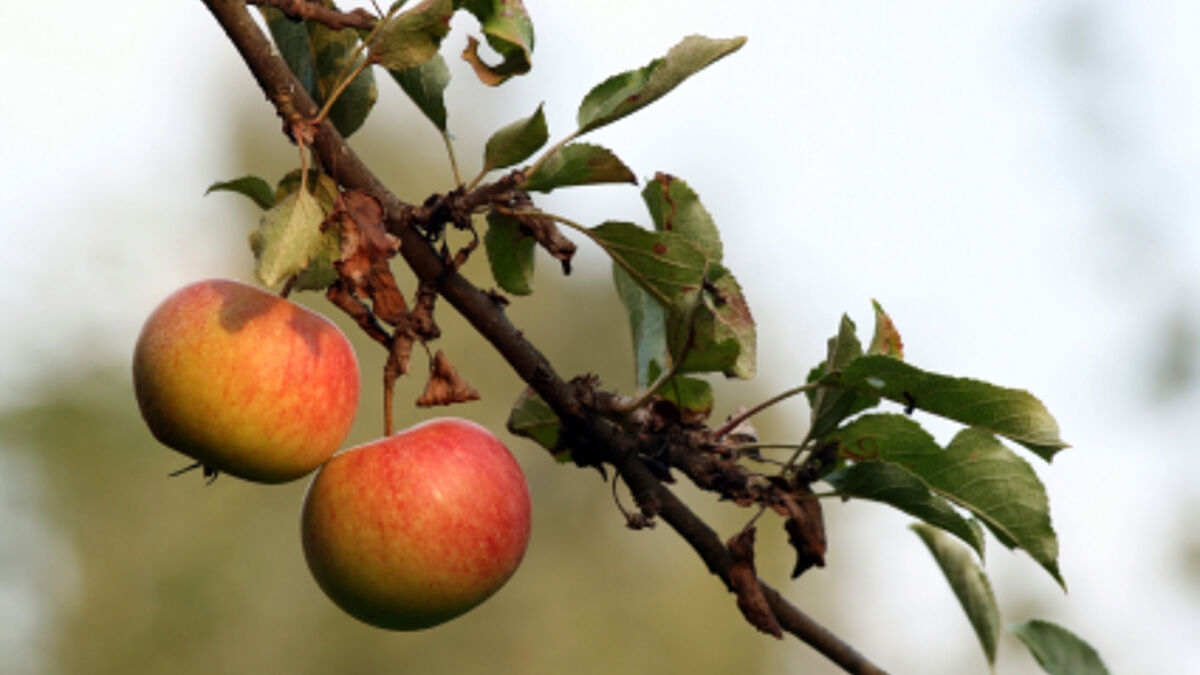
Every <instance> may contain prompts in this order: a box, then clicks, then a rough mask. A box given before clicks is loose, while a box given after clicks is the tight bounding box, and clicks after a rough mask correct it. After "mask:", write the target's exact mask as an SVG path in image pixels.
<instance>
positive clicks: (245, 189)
mask: <svg viewBox="0 0 1200 675" xmlns="http://www.w3.org/2000/svg"><path fill="white" fill-rule="evenodd" d="M210 192H236V193H238V194H240V195H245V196H246V197H249V198H250V199H251V200H253V201H254V203H255V204H258V207H259V208H260V209H263V210H266V209H269V208H271V207H272V206H274V205H275V191H274V190H273V189H271V184H270V183H268V182H267V181H265V180H263V179H262V178H259V177H258V176H242V177H241V178H234V179H233V180H227V181H224V182H220V183H213V184H212V185H210V186H208V189H207V190H205V191H204V194H206V195H207V194H208V193H210Z"/></svg>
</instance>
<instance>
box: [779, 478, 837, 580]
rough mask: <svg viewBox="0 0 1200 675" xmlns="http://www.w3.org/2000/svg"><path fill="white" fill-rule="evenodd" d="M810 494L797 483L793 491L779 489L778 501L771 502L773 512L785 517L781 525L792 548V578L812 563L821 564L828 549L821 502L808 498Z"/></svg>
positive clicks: (807, 568) (822, 565) (823, 564)
mask: <svg viewBox="0 0 1200 675" xmlns="http://www.w3.org/2000/svg"><path fill="white" fill-rule="evenodd" d="M812 494H813V492H812V490H811V489H810V488H809V487H808V486H807V485H801V486H797V487H796V488H794V492H793V493H783V495H782V498H781V499H780V501H779V502H778V503H776V504H774V505H773V507H774V509H775V511H776V512H778V513H779V514H781V515H783V516H785V517H786V518H787V520H785V521H784V523H783V529H784V530H785V531H786V532H787V535H788V543H789V544H791V546H792V549H793V550H794V551H795V552H796V564H795V565H794V566H793V567H792V574H791V578H793V579H795V578H797V577H799V576H800V575H801V574H804V573H805V572H806V571H808V570H809V569H811V568H812V567H813V566H814V565H816V566H817V567H824V566H825V553H826V551H827V550H828V543H827V542H826V539H825V516H824V513H823V510H822V509H821V502H820V501H818V500H817V499H814V498H812Z"/></svg>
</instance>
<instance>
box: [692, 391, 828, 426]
mask: <svg viewBox="0 0 1200 675" xmlns="http://www.w3.org/2000/svg"><path fill="white" fill-rule="evenodd" d="M816 387H817V383H815V382H810V383H809V384H803V385H800V386H799V387H795V388H793V389H788V390H787V391H785V392H783V393H782V394H779V395H778V396H773V397H771V398H769V399H767V400H766V401H763V402H762V403H759V404H758V405H756V406H754V407H753V408H751V409H749V410H747V411H745V412H743V413H741V414H740V415H734V416H733V417H732V418H730V420H729V421H728V422H726V423H725V424H722V425H721V426H720V427H718V428H717V429H716V430H715V431H713V438H715V439H717V440H720V439H722V438H724V437H725V434H727V433H729V432H730V431H733V430H734V429H736V428H737V426H738V425H739V424H741V423H742V422H745V421H746V420H748V419H750V418H751V417H753V416H754V415H757V414H758V413H760V412H762V411H764V410H766V409H767V408H770V407H771V406H773V405H775V404H776V403H779V402H780V401H783V400H786V399H789V398H791V397H793V396H795V395H796V394H803V393H804V392H806V391H811V390H813V389H815V388H816Z"/></svg>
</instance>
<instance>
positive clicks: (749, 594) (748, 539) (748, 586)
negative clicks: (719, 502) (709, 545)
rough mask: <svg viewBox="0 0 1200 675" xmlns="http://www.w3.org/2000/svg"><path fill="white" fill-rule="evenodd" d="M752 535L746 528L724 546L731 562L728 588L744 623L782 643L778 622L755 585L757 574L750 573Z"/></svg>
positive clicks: (751, 530)
mask: <svg viewBox="0 0 1200 675" xmlns="http://www.w3.org/2000/svg"><path fill="white" fill-rule="evenodd" d="M754 532H755V529H754V526H750V527H747V528H746V529H744V530H742V531H741V532H739V533H737V534H736V535H734V536H733V538H731V539H730V540H729V541H728V542H726V544H725V545H726V546H727V547H728V548H729V555H730V557H731V558H732V559H733V560H732V563H731V565H730V568H729V585H730V587H731V588H732V590H733V592H734V593H736V594H737V606H738V609H740V610H741V611H742V616H745V617H746V621H749V622H750V624H751V625H752V626H754V627H755V628H757V629H759V630H760V631H762V632H764V633H767V634H770V635H774V636H775V637H777V638H779V639H783V630H782V629H780V627H779V620H778V619H776V618H775V613H774V612H772V611H771V606H770V605H769V604H768V603H767V598H766V596H765V595H764V594H763V589H762V584H761V583H759V581H758V572H757V571H755V569H754Z"/></svg>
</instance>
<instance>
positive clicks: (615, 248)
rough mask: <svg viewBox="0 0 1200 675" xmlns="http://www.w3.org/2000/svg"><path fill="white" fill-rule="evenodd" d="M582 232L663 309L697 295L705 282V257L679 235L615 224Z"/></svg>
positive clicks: (697, 248)
mask: <svg viewBox="0 0 1200 675" xmlns="http://www.w3.org/2000/svg"><path fill="white" fill-rule="evenodd" d="M584 233H585V234H587V235H588V236H589V237H591V239H592V240H593V241H595V242H596V243H597V244H598V245H599V246H600V247H601V248H603V249H604V251H605V252H606V253H608V255H609V257H610V258H612V260H613V262H614V263H616V264H617V265H619V266H620V267H621V269H623V270H624V271H625V272H626V273H628V274H629V277H630V278H631V279H632V280H633V281H634V282H635V283H637V285H638V286H641V287H642V289H643V290H645V291H646V292H648V293H649V294H650V296H651V297H652V298H654V300H655V301H657V302H658V303H659V304H661V305H662V306H663V307H666V308H670V307H672V306H673V305H676V304H677V303H678V302H679V299H680V297H681V296H683V295H684V294H686V293H698V292H699V291H700V288H701V285H702V284H703V283H704V272H705V270H706V269H707V267H708V258H707V256H705V255H704V251H702V250H700V248H699V247H697V246H696V245H695V244H694V243H692V242H691V241H690V240H688V239H687V238H686V237H684V236H682V235H678V234H675V233H673V232H651V231H650V230H647V229H644V228H641V227H638V226H637V225H634V224H633V223H623V222H616V221H608V222H606V223H603V224H601V225H597V226H596V227H593V228H589V229H586V230H584Z"/></svg>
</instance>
